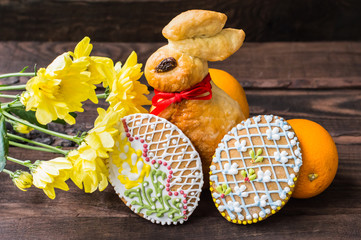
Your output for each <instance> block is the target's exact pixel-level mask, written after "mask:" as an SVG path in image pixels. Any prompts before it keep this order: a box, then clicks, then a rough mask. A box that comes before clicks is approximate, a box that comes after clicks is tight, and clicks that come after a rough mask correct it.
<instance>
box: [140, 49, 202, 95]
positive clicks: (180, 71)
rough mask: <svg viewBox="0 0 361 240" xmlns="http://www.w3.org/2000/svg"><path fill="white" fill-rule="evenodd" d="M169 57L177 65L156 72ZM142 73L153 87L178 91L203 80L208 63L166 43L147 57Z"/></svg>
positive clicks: (165, 90)
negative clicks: (170, 68)
mask: <svg viewBox="0 0 361 240" xmlns="http://www.w3.org/2000/svg"><path fill="white" fill-rule="evenodd" d="M170 57H172V58H174V59H175V60H176V62H177V63H176V64H177V66H176V67H175V68H173V69H172V70H170V71H167V72H157V70H156V68H157V66H158V65H159V64H160V63H161V62H162V61H163V60H164V59H167V58H170ZM144 73H145V77H146V79H147V80H148V83H149V85H150V86H152V87H154V88H155V89H157V90H159V91H162V92H180V91H183V90H185V89H188V88H190V87H192V86H194V85H195V84H197V83H199V82H201V81H202V80H203V78H204V76H206V75H207V73H208V63H207V61H206V60H203V59H200V58H197V57H192V56H190V55H188V54H184V53H182V52H179V51H177V50H175V49H173V48H172V47H170V46H169V45H166V46H164V47H161V48H160V49H158V50H157V51H156V52H155V53H153V54H152V55H151V56H150V57H149V58H148V60H147V63H146V65H145V69H144Z"/></svg>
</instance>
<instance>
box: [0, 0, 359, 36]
mask: <svg viewBox="0 0 361 240" xmlns="http://www.w3.org/2000/svg"><path fill="white" fill-rule="evenodd" d="M188 9H209V10H215V11H220V12H224V13H226V14H227V15H228V19H229V20H228V22H227V25H226V26H227V27H237V28H243V29H245V31H246V34H247V41H258V42H259V41H262V42H265V41H334V40H360V39H361V32H360V31H359V29H360V21H359V18H360V15H359V13H360V12H361V3H360V2H359V1H356V0H342V1H337V0H331V1H327V2H323V1H322V2H319V1H312V0H297V1H292V2H290V1H287V0H273V1H266V2H264V1H254V0H229V1H222V0H216V1H206V0H198V1H192V0H183V1H179V0H156V1H149V0H148V1H147V0H136V1H134V0H108V1H105V0H85V1H84V0H82V1H74V0H62V1H41V0H30V1H20V0H11V1H10V0H0V16H1V21H0V29H1V30H2V31H1V35H0V40H20V41H24V40H27V41H29V40H31V41H78V40H79V39H80V38H81V37H83V35H84V34H86V35H89V36H91V37H92V38H94V40H98V41H109V42H114V41H128V42H154V41H162V40H163V37H162V35H161V34H160V33H161V30H162V28H163V27H164V26H165V25H166V24H167V23H168V22H169V21H170V20H171V19H172V18H173V17H175V16H176V15H177V14H179V13H180V12H183V11H186V10H188Z"/></svg>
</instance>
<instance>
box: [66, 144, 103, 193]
mask: <svg viewBox="0 0 361 240" xmlns="http://www.w3.org/2000/svg"><path fill="white" fill-rule="evenodd" d="M68 159H69V160H70V161H71V162H72V164H73V166H74V168H73V171H72V173H71V176H70V178H71V180H72V181H73V182H74V183H75V184H76V185H77V186H78V187H79V188H80V189H83V187H84V191H85V192H86V193H92V192H94V191H95V190H97V189H99V191H103V190H104V189H105V188H106V187H107V186H108V175H109V173H108V169H107V168H106V166H105V160H104V159H102V158H100V157H98V156H97V153H96V151H95V150H94V149H92V148H91V147H90V146H89V145H87V144H86V143H85V142H83V143H82V144H81V145H80V146H79V148H78V149H77V150H73V151H71V152H69V154H68Z"/></svg>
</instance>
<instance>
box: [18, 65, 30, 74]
mask: <svg viewBox="0 0 361 240" xmlns="http://www.w3.org/2000/svg"><path fill="white" fill-rule="evenodd" d="M28 68H29V67H28V66H26V67H24V68H23V69H22V70H21V71H20V73H23V72H25V71H26V69H28Z"/></svg>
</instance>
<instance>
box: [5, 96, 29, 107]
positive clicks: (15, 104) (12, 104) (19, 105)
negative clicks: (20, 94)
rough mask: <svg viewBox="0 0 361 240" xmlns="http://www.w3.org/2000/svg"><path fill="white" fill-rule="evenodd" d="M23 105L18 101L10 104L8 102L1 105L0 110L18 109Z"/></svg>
mask: <svg viewBox="0 0 361 240" xmlns="http://www.w3.org/2000/svg"><path fill="white" fill-rule="evenodd" d="M0 97H1V95H0ZM23 106H24V105H23V104H22V103H21V102H20V101H19V100H15V101H12V102H8V103H3V104H1V109H4V110H5V109H9V108H18V107H23Z"/></svg>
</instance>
